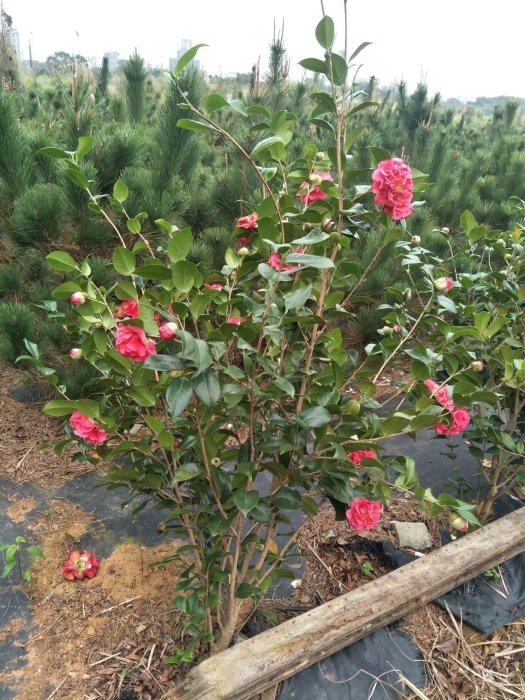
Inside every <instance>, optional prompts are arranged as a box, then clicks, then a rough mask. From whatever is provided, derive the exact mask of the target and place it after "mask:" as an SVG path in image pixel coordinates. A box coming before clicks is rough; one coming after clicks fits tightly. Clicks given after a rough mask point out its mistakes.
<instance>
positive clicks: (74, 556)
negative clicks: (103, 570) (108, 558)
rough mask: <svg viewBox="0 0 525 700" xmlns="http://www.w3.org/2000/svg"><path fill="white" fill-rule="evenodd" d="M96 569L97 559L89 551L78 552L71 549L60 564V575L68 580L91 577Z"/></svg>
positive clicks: (78, 550)
mask: <svg viewBox="0 0 525 700" xmlns="http://www.w3.org/2000/svg"><path fill="white" fill-rule="evenodd" d="M97 571H98V561H97V559H96V557H95V555H94V554H92V553H91V552H80V549H73V550H71V552H69V554H68V559H67V561H65V562H64V563H63V564H62V575H63V576H64V578H65V579H67V580H68V581H74V580H75V579H83V578H84V577H87V578H93V576H95V574H96V573H97Z"/></svg>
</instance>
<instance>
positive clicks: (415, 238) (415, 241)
mask: <svg viewBox="0 0 525 700" xmlns="http://www.w3.org/2000/svg"><path fill="white" fill-rule="evenodd" d="M410 240H411V241H412V243H413V244H414V245H419V244H420V243H421V236H412V238H411V239H410Z"/></svg>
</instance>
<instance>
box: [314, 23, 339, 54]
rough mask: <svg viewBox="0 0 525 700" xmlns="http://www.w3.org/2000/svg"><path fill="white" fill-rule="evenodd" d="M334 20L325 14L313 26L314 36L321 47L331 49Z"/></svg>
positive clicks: (333, 35)
mask: <svg viewBox="0 0 525 700" xmlns="http://www.w3.org/2000/svg"><path fill="white" fill-rule="evenodd" d="M334 37H335V27H334V20H333V19H332V18H331V17H328V15H326V16H325V17H323V19H322V20H321V21H320V22H319V24H318V25H317V27H316V28H315V38H316V39H317V41H318V42H319V43H320V44H321V46H322V47H323V49H331V48H332V46H333V43H334Z"/></svg>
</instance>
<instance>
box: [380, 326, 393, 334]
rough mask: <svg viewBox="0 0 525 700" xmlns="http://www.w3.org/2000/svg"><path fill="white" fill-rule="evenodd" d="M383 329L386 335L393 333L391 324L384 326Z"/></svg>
mask: <svg viewBox="0 0 525 700" xmlns="http://www.w3.org/2000/svg"><path fill="white" fill-rule="evenodd" d="M381 330H382V331H383V333H384V334H385V335H390V333H392V329H391V328H390V326H383V328H382V329H381Z"/></svg>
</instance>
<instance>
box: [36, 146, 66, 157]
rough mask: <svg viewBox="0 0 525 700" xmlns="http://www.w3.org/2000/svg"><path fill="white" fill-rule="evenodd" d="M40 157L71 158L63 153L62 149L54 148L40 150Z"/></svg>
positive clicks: (47, 147)
mask: <svg viewBox="0 0 525 700" xmlns="http://www.w3.org/2000/svg"><path fill="white" fill-rule="evenodd" d="M37 155H39V156H47V157H48V158H70V157H71V155H70V154H69V153H66V151H62V150H61V149H60V148H53V147H52V146H46V148H39V149H38V151H37Z"/></svg>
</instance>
